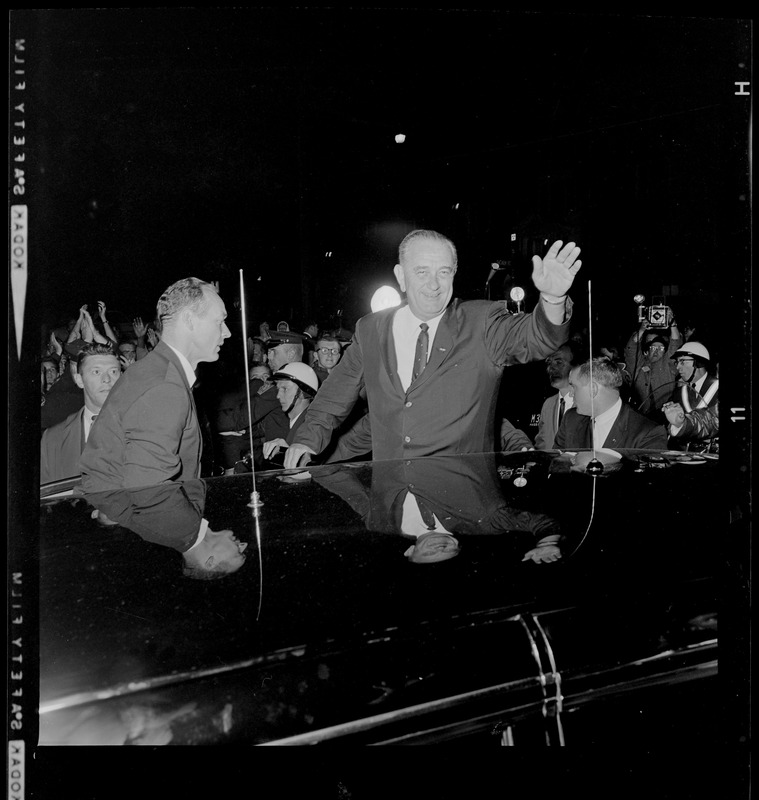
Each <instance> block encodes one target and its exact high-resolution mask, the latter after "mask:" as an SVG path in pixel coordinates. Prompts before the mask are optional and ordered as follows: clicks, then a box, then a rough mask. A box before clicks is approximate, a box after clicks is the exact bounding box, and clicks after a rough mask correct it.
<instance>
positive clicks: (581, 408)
mask: <svg viewBox="0 0 759 800" xmlns="http://www.w3.org/2000/svg"><path fill="white" fill-rule="evenodd" d="M569 385H570V386H571V387H572V389H571V391H572V396H573V397H574V407H575V408H576V409H577V413H578V414H582V415H583V416H585V417H589V416H590V412H591V406H590V381H589V380H587V379H586V381H585V382H583V379H582V378H581V377H580V370H579V369H578V368H577V367H575V368H574V369H573V370H571V371H570V373H569Z"/></svg>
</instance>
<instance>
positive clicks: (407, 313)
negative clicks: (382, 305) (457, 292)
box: [396, 305, 447, 342]
mask: <svg viewBox="0 0 759 800" xmlns="http://www.w3.org/2000/svg"><path fill="white" fill-rule="evenodd" d="M446 310H447V309H445V308H444V309H443V310H442V311H441V312H440V313H439V314H438V315H437V316H436V317H433V318H432V319H428V320H426V322H427V328H428V332H429V336H430V342H432V341H433V340H434V339H435V333H436V331H437V327H438V325H439V324H440V320H441V319H442V318H443V314H445V312H446ZM396 314H397V317H398V318H399V321H400V322H402V323H403V324H404V325H407V326H408V327H410V328H413V329H414V330H416V329H417V328H418V327H419V326H420V325H421V324H422V322H424V321H425V320H423V319H419V317H417V316H416V315H415V314H414V313H413V312H412V311H411V308H409V306H408V305H405V306H401V307H400V308H399V309H398V311H397V312H396Z"/></svg>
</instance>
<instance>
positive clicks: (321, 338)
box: [316, 333, 340, 345]
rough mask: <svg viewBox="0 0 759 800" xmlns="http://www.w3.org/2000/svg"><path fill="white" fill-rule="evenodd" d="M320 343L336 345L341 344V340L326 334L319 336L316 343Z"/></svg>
mask: <svg viewBox="0 0 759 800" xmlns="http://www.w3.org/2000/svg"><path fill="white" fill-rule="evenodd" d="M319 342H334V343H335V344H336V345H339V344H340V340H339V339H338V338H337V336H335V335H333V334H331V333H325V334H324V336H317V337H316V343H317V344H318V343H319Z"/></svg>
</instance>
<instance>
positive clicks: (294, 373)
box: [271, 361, 319, 397]
mask: <svg viewBox="0 0 759 800" xmlns="http://www.w3.org/2000/svg"><path fill="white" fill-rule="evenodd" d="M271 377H272V378H273V379H274V380H275V381H277V380H287V381H292V382H293V383H294V384H296V385H298V386H300V388H301V389H303V390H304V391H305V392H307V393H308V394H309V395H310V396H311V397H313V396H314V395H315V394H316V391H317V389H318V388H319V379H318V378H317V377H316V373H315V372H314V371H313V370H312V369H311V367H309V366H308V364H304V363H303V362H302V361H293V362H292V363H290V364H285V365H284V366H282V367H280V368H279V369H278V370H277V371H276V372H275V373H274V374H273V375H272V376H271Z"/></svg>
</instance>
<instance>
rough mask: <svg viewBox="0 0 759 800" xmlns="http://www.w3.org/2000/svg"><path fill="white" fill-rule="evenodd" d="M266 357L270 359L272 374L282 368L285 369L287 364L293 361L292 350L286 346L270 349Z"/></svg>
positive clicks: (281, 345)
mask: <svg viewBox="0 0 759 800" xmlns="http://www.w3.org/2000/svg"><path fill="white" fill-rule="evenodd" d="M266 355H267V357H268V359H269V366H270V367H271V370H272V372H276V371H277V370H278V369H279V368H280V367H284V365H285V364H289V363H290V362H291V361H292V360H293V359H292V358H291V354H290V348H289V346H288V345H286V344H279V345H277V346H276V347H270V348H269V351H268V353H267V354H266Z"/></svg>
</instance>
